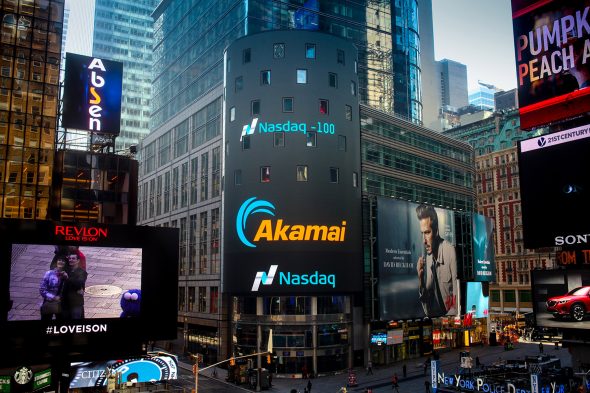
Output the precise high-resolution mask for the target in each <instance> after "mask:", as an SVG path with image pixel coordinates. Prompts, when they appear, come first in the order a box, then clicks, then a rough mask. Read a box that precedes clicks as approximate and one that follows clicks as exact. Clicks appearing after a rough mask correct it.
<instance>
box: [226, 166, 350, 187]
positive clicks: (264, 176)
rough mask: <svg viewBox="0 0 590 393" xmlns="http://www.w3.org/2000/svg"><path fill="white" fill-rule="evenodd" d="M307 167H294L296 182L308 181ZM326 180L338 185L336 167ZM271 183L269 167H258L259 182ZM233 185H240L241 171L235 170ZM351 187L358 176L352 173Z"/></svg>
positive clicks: (331, 169) (337, 169) (332, 168)
mask: <svg viewBox="0 0 590 393" xmlns="http://www.w3.org/2000/svg"><path fill="white" fill-rule="evenodd" d="M309 173H310V171H309V167H308V166H307V165H296V166H295V180H297V181H298V182H306V181H309ZM280 178H281V180H282V179H284V177H283V176H280ZM327 179H328V181H329V182H330V183H340V169H339V168H336V167H330V168H329V171H328V176H327ZM270 181H271V167H270V166H261V167H260V182H261V183H270ZM234 184H235V185H236V186H240V185H242V184H243V183H242V170H241V169H236V170H235V171H234ZM352 186H353V187H357V186H358V174H357V173H356V172H353V176H352Z"/></svg>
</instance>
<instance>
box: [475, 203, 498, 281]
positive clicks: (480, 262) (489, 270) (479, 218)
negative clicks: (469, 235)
mask: <svg viewBox="0 0 590 393" xmlns="http://www.w3.org/2000/svg"><path fill="white" fill-rule="evenodd" d="M472 225H473V231H472V232H473V276H474V281H480V282H494V281H496V256H495V255H496V253H495V247H494V227H495V225H496V222H495V220H494V219H493V218H490V217H486V216H484V215H482V214H473V217H472Z"/></svg>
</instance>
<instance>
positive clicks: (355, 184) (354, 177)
mask: <svg viewBox="0 0 590 393" xmlns="http://www.w3.org/2000/svg"><path fill="white" fill-rule="evenodd" d="M352 186H353V187H354V188H356V187H358V186H359V175H358V173H356V172H352Z"/></svg>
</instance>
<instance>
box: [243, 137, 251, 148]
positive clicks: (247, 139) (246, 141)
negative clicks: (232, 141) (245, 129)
mask: <svg viewBox="0 0 590 393" xmlns="http://www.w3.org/2000/svg"><path fill="white" fill-rule="evenodd" d="M249 148H250V135H244V136H242V150H248V149H249Z"/></svg>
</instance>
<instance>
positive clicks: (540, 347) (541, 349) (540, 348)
mask: <svg viewBox="0 0 590 393" xmlns="http://www.w3.org/2000/svg"><path fill="white" fill-rule="evenodd" d="M539 353H543V343H542V342H540V343H539Z"/></svg>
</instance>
